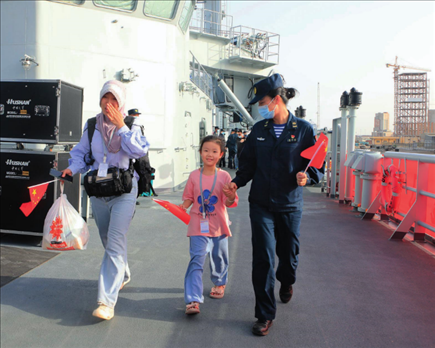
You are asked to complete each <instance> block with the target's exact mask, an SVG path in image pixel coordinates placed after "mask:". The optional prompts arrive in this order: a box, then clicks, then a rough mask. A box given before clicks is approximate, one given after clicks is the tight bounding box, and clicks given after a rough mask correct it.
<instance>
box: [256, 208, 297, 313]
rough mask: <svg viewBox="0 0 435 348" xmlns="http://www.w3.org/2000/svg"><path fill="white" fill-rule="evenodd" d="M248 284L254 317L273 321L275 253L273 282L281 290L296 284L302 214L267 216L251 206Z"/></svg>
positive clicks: (269, 214)
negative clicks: (252, 286) (283, 287)
mask: <svg viewBox="0 0 435 348" xmlns="http://www.w3.org/2000/svg"><path fill="white" fill-rule="evenodd" d="M249 210H250V211H249V215H250V218H251V229H252V249H253V258H252V284H253V285H254V292H255V317H256V318H257V319H259V320H273V319H275V314H276V301H275V295H274V287H275V251H276V255H277V256H278V268H277V270H276V279H278V280H279V281H280V282H281V283H282V284H284V285H285V286H288V285H292V284H294V283H295V281H296V268H297V266H298V254H299V227H300V224H301V218H302V211H301V210H298V211H293V212H271V211H269V210H268V208H267V207H265V206H260V205H258V204H254V203H251V204H250V205H249Z"/></svg>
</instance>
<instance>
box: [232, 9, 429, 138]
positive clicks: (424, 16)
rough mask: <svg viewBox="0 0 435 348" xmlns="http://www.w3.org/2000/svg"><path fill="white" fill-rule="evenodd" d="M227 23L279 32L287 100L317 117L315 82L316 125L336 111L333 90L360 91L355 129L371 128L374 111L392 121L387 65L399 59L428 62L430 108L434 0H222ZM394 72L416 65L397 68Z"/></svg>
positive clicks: (337, 97) (391, 88)
mask: <svg viewBox="0 0 435 348" xmlns="http://www.w3.org/2000/svg"><path fill="white" fill-rule="evenodd" d="M227 13H228V14H229V15H232V16H233V26H237V25H242V26H247V27H252V28H256V29H259V30H265V31H269V32H272V33H276V34H279V35H280V56H279V65H278V66H276V67H275V68H274V70H275V72H278V73H280V74H282V75H283V76H284V78H285V81H286V84H285V86H286V87H295V88H296V89H297V90H298V91H299V95H298V96H297V97H296V98H295V99H292V100H290V102H289V109H290V110H291V111H292V112H294V109H296V107H298V106H300V105H302V106H303V107H304V108H305V109H306V110H307V119H311V120H313V121H314V122H316V121H317V104H318V103H317V99H318V98H317V89H318V88H317V86H318V83H319V86H320V127H321V128H323V127H328V128H332V120H333V119H334V118H337V117H340V116H341V113H340V111H339V102H340V96H341V94H342V93H343V92H344V91H348V92H349V91H350V89H351V88H353V87H354V88H356V89H357V90H358V91H359V92H362V93H363V94H362V105H361V106H360V108H359V110H357V112H356V115H357V120H356V133H357V134H361V135H362V134H371V132H372V131H373V125H374V117H375V114H376V113H378V112H388V113H389V114H390V129H391V130H393V128H394V127H393V121H394V80H393V72H394V69H393V68H391V67H390V68H387V67H386V64H387V63H390V64H394V61H395V57H396V56H398V64H399V65H406V66H412V67H420V68H425V69H430V70H432V71H431V72H428V78H429V79H430V80H431V81H433V82H432V85H433V88H432V89H431V92H430V106H429V108H430V109H435V78H434V77H435V50H434V46H435V2H433V1H426V2H417V1H412V2H407V1H391V2H383V1H374V2H369V1H362V2H358V1H337V2H329V1H312V2H311V1H301V2H298V1H259V0H257V1H253V0H240V1H237V0H229V1H228V2H227ZM399 72H421V71H419V70H411V69H400V70H399Z"/></svg>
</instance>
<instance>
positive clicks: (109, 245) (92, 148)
mask: <svg viewBox="0 0 435 348" xmlns="http://www.w3.org/2000/svg"><path fill="white" fill-rule="evenodd" d="M125 101H126V90H125V86H124V85H123V84H122V83H121V82H119V81H116V80H112V81H107V82H106V83H105V84H104V85H103V88H102V89H101V92H100V107H101V112H100V113H99V114H98V115H97V116H96V124H95V132H94V133H93V136H92V141H91V143H90V142H89V138H88V123H89V121H88V122H86V125H85V127H84V131H83V135H82V138H81V139H80V142H79V143H78V144H77V145H76V146H75V147H74V148H73V149H72V150H71V152H70V155H71V158H70V160H69V167H68V168H67V169H65V170H64V171H63V175H62V176H65V175H74V174H76V173H86V172H87V171H88V170H101V171H99V172H98V176H99V177H100V176H104V175H103V174H104V173H106V175H107V170H108V169H109V168H112V167H117V168H119V169H121V170H128V169H129V168H130V159H138V158H140V157H142V156H144V155H145V154H146V153H147V151H148V148H149V143H148V142H147V140H146V138H145V137H144V136H143V135H142V133H141V129H140V127H139V126H138V125H135V124H133V125H132V127H131V129H129V128H128V127H127V126H126V125H125V123H124V117H125V115H124V107H125ZM89 154H92V155H91V156H92V158H91V160H90V161H89ZM100 174H101V175H100ZM132 176H133V174H132ZM137 178H138V176H137V174H136V173H134V176H133V178H132V189H131V191H130V192H128V193H123V194H121V195H114V196H110V197H95V196H93V197H91V204H92V212H93V216H94V218H95V222H96V224H97V227H98V231H99V233H100V238H101V241H102V243H103V246H104V249H105V252H104V257H103V261H102V264H101V270H100V276H99V280H98V299H97V302H98V308H97V309H95V310H94V312H93V313H92V314H93V315H94V316H96V317H98V318H101V319H105V320H110V319H112V318H113V316H114V308H115V305H116V302H117V300H118V293H119V290H121V289H122V288H123V287H124V285H125V284H127V283H128V282H129V281H130V270H129V267H128V263H127V231H128V228H129V226H130V222H131V219H132V218H133V214H134V210H135V205H136V196H137Z"/></svg>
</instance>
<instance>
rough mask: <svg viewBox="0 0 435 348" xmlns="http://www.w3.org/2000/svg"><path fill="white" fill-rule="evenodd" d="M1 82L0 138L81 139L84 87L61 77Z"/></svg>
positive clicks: (51, 141) (66, 141)
mask: <svg viewBox="0 0 435 348" xmlns="http://www.w3.org/2000/svg"><path fill="white" fill-rule="evenodd" d="M0 86H1V93H0V141H12V142H21V143H42V144H74V143H78V142H79V141H80V137H81V135H82V114H83V88H81V87H77V86H74V85H72V84H70V83H67V82H65V81H61V80H17V81H1V82H0Z"/></svg>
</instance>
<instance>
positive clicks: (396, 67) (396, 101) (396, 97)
mask: <svg viewBox="0 0 435 348" xmlns="http://www.w3.org/2000/svg"><path fill="white" fill-rule="evenodd" d="M397 58H398V57H397V56H396V59H395V61H394V64H388V63H387V64H386V65H387V68H390V67H392V68H394V128H395V129H394V132H395V133H396V136H397V135H410V134H409V133H410V129H409V127H408V128H407V130H405V128H403V127H404V125H403V124H402V123H401V122H400V120H399V69H413V70H420V71H427V72H430V71H431V70H430V69H425V68H418V67H413V66H406V65H398V64H397ZM411 133H415V129H414V130H413V131H411ZM413 135H417V134H413Z"/></svg>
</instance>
